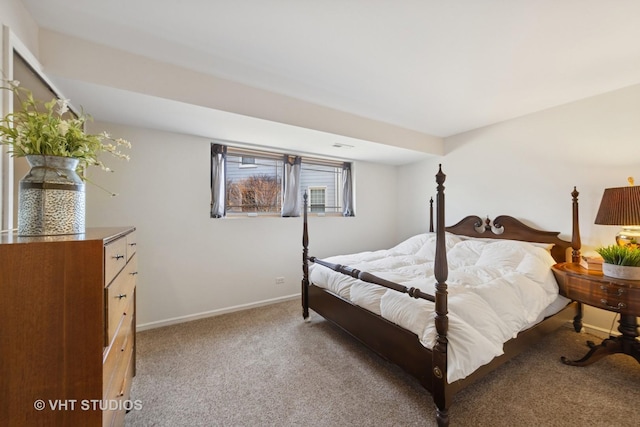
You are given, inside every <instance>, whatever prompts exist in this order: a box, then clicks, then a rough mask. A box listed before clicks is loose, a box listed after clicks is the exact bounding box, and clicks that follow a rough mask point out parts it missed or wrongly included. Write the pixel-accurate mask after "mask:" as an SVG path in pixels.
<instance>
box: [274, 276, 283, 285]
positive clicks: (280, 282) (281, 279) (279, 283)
mask: <svg viewBox="0 0 640 427" xmlns="http://www.w3.org/2000/svg"><path fill="white" fill-rule="evenodd" d="M276 285H284V277H276Z"/></svg>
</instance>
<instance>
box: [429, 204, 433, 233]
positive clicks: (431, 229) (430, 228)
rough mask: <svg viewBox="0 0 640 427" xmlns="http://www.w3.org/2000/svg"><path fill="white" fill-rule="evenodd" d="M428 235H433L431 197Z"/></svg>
mask: <svg viewBox="0 0 640 427" xmlns="http://www.w3.org/2000/svg"><path fill="white" fill-rule="evenodd" d="M429 233H433V197H432V198H431V199H429Z"/></svg>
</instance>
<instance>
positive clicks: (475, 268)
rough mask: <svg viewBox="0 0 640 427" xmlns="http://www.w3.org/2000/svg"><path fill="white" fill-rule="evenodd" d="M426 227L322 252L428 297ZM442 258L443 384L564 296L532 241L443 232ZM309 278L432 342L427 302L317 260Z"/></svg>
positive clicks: (548, 260) (431, 249)
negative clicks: (445, 273) (371, 246)
mask: <svg viewBox="0 0 640 427" xmlns="http://www.w3.org/2000/svg"><path fill="white" fill-rule="evenodd" d="M435 240H436V236H435V234H433V233H429V234H420V235H417V236H414V237H411V238H409V239H407V240H405V241H404V242H402V243H400V244H399V245H397V246H395V247H393V248H391V249H388V250H380V251H375V252H361V253H357V254H351V255H342V256H334V257H330V258H326V259H325V260H326V261H329V262H331V263H336V264H342V265H348V266H350V267H353V268H356V269H358V270H361V271H366V272H369V273H371V274H374V275H376V276H379V277H382V278H384V279H387V280H391V281H393V282H396V283H399V284H402V285H405V286H407V287H415V288H419V289H420V290H422V291H423V292H426V293H428V294H431V295H435V283H436V281H435V278H434V275H433V260H434V257H435ZM446 247H447V260H448V264H449V277H448V279H447V284H448V293H449V296H448V302H449V314H448V317H449V330H448V333H447V337H448V340H449V345H448V359H447V360H448V372H447V380H448V382H449V383H451V382H454V381H456V380H459V379H462V378H465V377H466V376H467V375H469V374H471V373H472V372H474V371H475V370H476V369H477V368H478V367H480V366H482V365H484V364H486V363H488V362H490V361H491V360H492V359H493V358H495V357H496V356H499V355H501V354H502V352H503V350H502V347H503V344H504V343H505V342H506V341H508V340H509V339H510V338H512V337H515V336H516V335H517V334H518V332H520V331H522V330H524V329H527V328H528V327H530V326H531V325H533V324H535V323H537V322H538V321H540V320H541V319H542V318H543V317H544V316H548V315H550V314H553V313H555V312H557V311H559V310H560V309H561V308H562V307H564V306H565V305H566V304H567V303H568V302H569V300H567V299H566V298H564V297H561V296H559V295H558V285H557V283H556V281H555V278H554V276H553V273H552V272H551V268H550V267H551V266H552V265H553V264H554V263H555V261H554V260H553V258H552V257H551V255H550V254H549V252H548V251H547V250H546V249H545V248H542V247H540V246H539V245H538V246H536V245H534V244H530V243H526V242H517V241H511V240H492V241H487V240H483V239H469V238H464V237H460V236H456V235H453V234H449V233H447V235H446ZM310 281H311V282H312V283H314V284H315V285H317V286H320V287H323V288H326V289H328V290H330V291H332V292H334V293H336V294H338V295H340V296H342V297H343V298H346V299H349V300H351V301H352V302H353V303H354V304H357V305H359V306H361V307H363V308H366V309H368V310H370V311H372V312H374V313H377V314H379V315H381V316H383V317H384V318H386V319H388V320H390V321H392V322H394V323H396V324H398V325H400V326H402V327H403V328H405V329H408V330H410V331H412V332H414V333H415V334H416V335H417V336H418V338H419V339H420V341H421V343H422V344H423V345H424V346H425V347H427V348H433V345H434V344H435V339H436V330H435V323H434V316H435V313H434V304H433V303H432V302H429V301H426V300H417V299H414V298H411V297H409V296H408V295H406V294H403V293H400V292H396V291H393V290H390V289H386V288H383V287H381V286H377V285H373V284H370V283H365V282H362V281H360V280H358V279H354V278H352V277H349V276H345V275H343V274H340V273H336V272H334V271H332V270H331V269H329V268H326V267H324V266H321V265H318V264H312V265H311V266H310Z"/></svg>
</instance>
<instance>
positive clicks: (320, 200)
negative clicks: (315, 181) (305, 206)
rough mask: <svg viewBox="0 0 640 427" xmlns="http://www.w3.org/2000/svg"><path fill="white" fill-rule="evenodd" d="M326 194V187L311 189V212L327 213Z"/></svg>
mask: <svg viewBox="0 0 640 427" xmlns="http://www.w3.org/2000/svg"><path fill="white" fill-rule="evenodd" d="M326 194H327V188H326V187H309V211H311V212H325V209H326V206H327V197H326Z"/></svg>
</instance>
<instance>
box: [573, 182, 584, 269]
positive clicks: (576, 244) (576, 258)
mask: <svg viewBox="0 0 640 427" xmlns="http://www.w3.org/2000/svg"><path fill="white" fill-rule="evenodd" d="M579 194H580V193H579V192H578V190H576V187H573V191H572V192H571V201H572V207H573V217H572V222H573V229H572V231H571V249H572V250H571V262H580V247H581V246H582V242H581V241H580V226H579V224H578V195H579Z"/></svg>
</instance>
